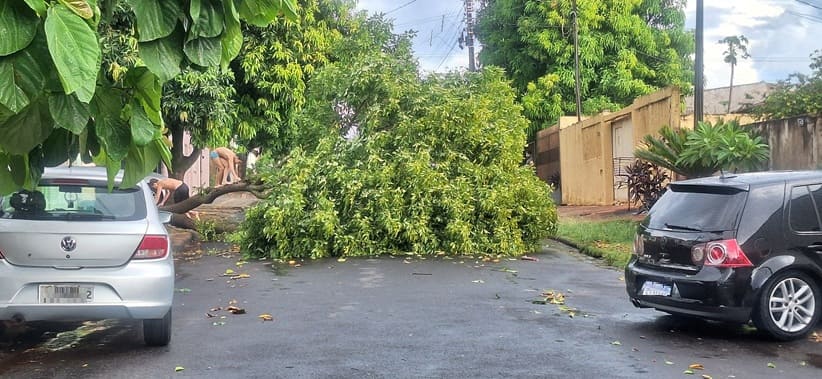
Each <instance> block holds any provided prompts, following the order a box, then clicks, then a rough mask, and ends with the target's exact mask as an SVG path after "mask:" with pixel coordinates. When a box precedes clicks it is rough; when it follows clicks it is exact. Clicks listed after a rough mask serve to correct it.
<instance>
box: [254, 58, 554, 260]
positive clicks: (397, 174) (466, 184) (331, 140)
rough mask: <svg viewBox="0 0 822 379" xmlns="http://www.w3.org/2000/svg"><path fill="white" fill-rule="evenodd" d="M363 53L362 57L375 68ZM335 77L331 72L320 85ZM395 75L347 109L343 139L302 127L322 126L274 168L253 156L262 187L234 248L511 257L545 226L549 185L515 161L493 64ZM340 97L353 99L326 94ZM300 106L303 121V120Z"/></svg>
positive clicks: (519, 132)
mask: <svg viewBox="0 0 822 379" xmlns="http://www.w3.org/2000/svg"><path fill="white" fill-rule="evenodd" d="M375 61H378V60H373V61H371V63H370V65H369V66H368V67H370V69H371V70H375V72H379V73H380V75H384V73H385V72H387V71H385V70H383V69H384V68H383V67H380V64H375V63H374V62H375ZM386 63H388V62H386ZM362 67H363V66H352V69H360V70H362ZM333 69H334V70H337V71H338V72H339V71H340V70H343V68H341V67H336V68H333ZM341 74H342V75H345V73H344V72H343V73H341ZM370 74H373V73H372V72H370V71H369V72H360V73H359V74H358V77H360V78H368V77H370V76H369V75H370ZM320 77H322V75H320ZM360 80H363V79H360ZM344 82H345V81H344V80H340V79H339V76H336V75H335V78H334V79H333V83H332V84H331V85H340V83H344ZM380 83H382V85H391V84H392V83H393V82H391V81H382V82H380ZM314 84H315V85H323V83H314ZM404 85H407V86H408V87H409V88H408V89H407V90H403V88H393V87H392V88H393V89H392V90H391V91H385V92H384V93H385V94H386V96H385V97H383V98H381V99H378V100H373V98H372V100H371V101H370V103H369V105H368V106H367V107H365V106H361V107H359V108H355V109H354V111H355V112H356V114H357V117H358V120H359V121H358V129H359V130H360V135H359V136H357V137H353V138H351V137H350V136H349V138H343V137H342V136H340V133H339V132H334V131H335V130H339V128H340V125H333V126H332V127H331V128H329V130H328V131H326V132H322V133H318V132H317V130H313V131H311V130H309V131H308V132H309V133H313V134H314V135H324V136H323V137H320V138H319V141H318V142H317V143H316V145H306V147H305V148H298V149H296V150H294V151H292V152H291V155H290V157H289V160H288V162H287V163H286V164H285V165H283V166H282V167H281V168H278V169H276V168H273V167H272V166H270V163H266V162H260V163H258V171H259V172H260V173H261V177H262V178H263V180H264V181H266V182H267V183H268V184H269V185H271V186H272V187H273V188H274V190H273V193H272V194H271V196H270V197H269V198H267V199H265V200H264V201H262V202H261V203H260V204H259V205H258V206H256V207H254V208H252V209H251V210H250V211H249V212H248V213H247V214H246V221H245V223H244V224H243V226H242V231H241V232H240V234H239V235H240V236H241V238H242V240H243V241H242V244H241V246H242V248H243V251H244V252H245V253H247V254H250V255H255V256H260V255H266V256H271V257H274V258H282V259H284V258H323V257H336V256H376V255H380V254H393V253H406V252H411V253H416V254H423V255H425V254H438V253H440V252H445V253H447V254H454V255H457V254H487V255H491V254H494V255H496V254H505V255H519V254H523V253H526V252H529V251H532V250H533V249H534V248H535V247H537V246H538V245H539V242H540V241H541V240H543V239H544V238H546V237H548V236H550V235H553V234H554V233H555V232H556V217H557V216H556V210H555V207H554V204H553V203H552V202H551V193H550V189H549V187H548V186H547V184H546V183H544V182H542V181H541V180H539V178H537V177H536V175H535V174H534V169H533V167H532V166H521V164H520V163H521V159H522V149H523V146H524V145H525V130H526V127H527V124H528V122H527V121H526V120H525V119H524V118H523V117H522V116H521V114H520V108H519V106H518V105H516V104H515V102H514V93H513V91H512V89H511V88H510V86H509V84H508V83H507V82H506V81H505V80H504V77H503V74H502V72H501V71H499V70H495V69H490V70H486V71H485V72H484V73H482V74H466V75H465V76H462V75H458V74H451V75H447V76H443V77H429V78H427V79H426V80H424V81H419V82H418V83H406V84H404ZM322 93H323V94H329V93H347V92H346V91H343V90H340V91H331V90H325V91H322ZM355 95H356V94H355ZM340 101H344V102H345V103H347V104H362V103H360V102H355V101H353V100H352V99H350V98H336V99H333V100H332V101H330V102H326V104H334V103H338V102H340ZM318 103H319V102H318ZM386 104H388V105H386ZM307 112H309V113H308V114H303V115H302V117H303V122H310V117H311V113H310V112H311V110H310V107H309V108H308V109H307ZM316 114H320V112H317V113H316ZM372 115H373V116H374V117H370V116H372ZM323 117H326V118H327V117H328V115H327V114H326V115H325V116H323ZM387 122H391V124H386V123H387ZM311 125H317V123H313V124H310V125H308V126H306V128H310V127H311ZM327 127H328V126H326V128H327Z"/></svg>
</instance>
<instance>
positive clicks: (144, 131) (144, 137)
mask: <svg viewBox="0 0 822 379" xmlns="http://www.w3.org/2000/svg"><path fill="white" fill-rule="evenodd" d="M131 112H132V113H131V120H130V124H131V139H132V140H133V141H134V143H135V144H136V145H137V146H140V147H142V146H145V145H148V144H149V143H150V142H151V141H152V140H153V139H154V134H155V132H157V130H158V129H159V128H158V127H157V125H155V124H154V123H153V122H151V120H149V118H148V115H146V111H145V109H144V108H143V107H142V106H140V104H139V102H137V101H135V100H132V104H131Z"/></svg>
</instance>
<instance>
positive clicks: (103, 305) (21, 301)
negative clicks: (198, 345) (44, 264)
mask: <svg viewBox="0 0 822 379" xmlns="http://www.w3.org/2000/svg"><path fill="white" fill-rule="evenodd" d="M41 284H80V285H84V286H88V285H91V286H93V287H94V294H93V299H92V300H91V301H90V302H88V303H81V304H41V303H40V301H39V288H40V285H41ZM173 299H174V263H173V260H172V259H171V256H170V255H169V256H168V257H166V258H164V259H160V260H153V261H132V262H129V263H128V264H126V265H123V266H120V267H109V268H89V269H80V270H58V269H53V268H40V267H19V266H12V265H10V264H9V263H8V262H6V261H3V260H0V320H11V319H17V320H26V321H80V320H100V319H107V318H117V319H159V318H162V317H163V316H164V315H165V314H166V313H167V312H168V310H169V309H171V304H172V301H173Z"/></svg>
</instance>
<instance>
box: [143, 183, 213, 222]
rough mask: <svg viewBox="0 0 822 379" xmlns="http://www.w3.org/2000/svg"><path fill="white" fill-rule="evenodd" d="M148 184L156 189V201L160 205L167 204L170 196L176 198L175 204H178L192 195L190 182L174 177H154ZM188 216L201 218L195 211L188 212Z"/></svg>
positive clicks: (152, 188) (153, 189)
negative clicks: (190, 193)
mask: <svg viewBox="0 0 822 379" xmlns="http://www.w3.org/2000/svg"><path fill="white" fill-rule="evenodd" d="M148 186H149V188H151V190H152V191H154V202H155V204H157V206H158V207H161V206H163V205H165V203H166V202H167V201H168V198H169V197H170V198H173V199H174V204H177V203H180V202H182V201H185V200H186V199H188V198H189V196H190V195H189V189H188V184H185V183H184V182H183V181H181V180H177V179H174V178H163V179H157V178H152V179H151V180H149V181H148ZM166 191H168V192H166ZM186 216H188V217H189V218H197V219H198V220H199V219H200V216H199V214H198V213H197V212H194V211H188V212H186ZM192 216H193V217H192Z"/></svg>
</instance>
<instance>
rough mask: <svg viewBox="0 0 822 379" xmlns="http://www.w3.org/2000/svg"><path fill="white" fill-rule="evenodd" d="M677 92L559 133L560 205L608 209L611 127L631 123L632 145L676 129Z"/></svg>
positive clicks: (611, 194) (647, 99)
mask: <svg viewBox="0 0 822 379" xmlns="http://www.w3.org/2000/svg"><path fill="white" fill-rule="evenodd" d="M679 96H680V95H679V90H677V89H675V88H666V89H663V90H660V91H658V92H655V93H653V94H650V95H647V96H643V97H641V98H638V99H636V100H635V101H634V103H633V104H632V105H631V106H629V107H627V108H625V109H622V110H620V111H618V112H614V113H603V114H600V115H597V116H595V117H591V118H589V119H587V120H583V121H582V122H578V123H575V124H573V125H570V126H568V127H566V128H562V127H560V128H559V129H560V130H559V142H560V150H559V151H560V171H561V174H562V202H563V203H564V204H569V205H610V204H613V203H614V201H615V197H614V192H615V187H614V158H615V157H614V146H613V143H614V142H613V125H614V123H620V124H621V125H625V124H626V123H627V122H628V121H627V120H630V125H631V129H632V133H633V138H632V139H633V145H634V147H635V148H636V147H639V146H640V143H641V141H642V138H643V137H644V136H645V135H647V134H656V133H657V132H658V131H659V129H660V128H662V127H663V126H665V125H675V126H679V122H680V97H679Z"/></svg>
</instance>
